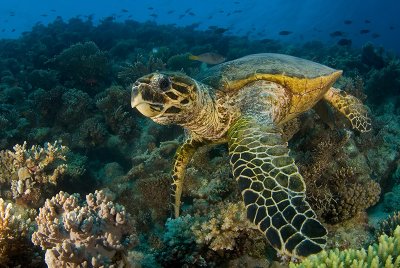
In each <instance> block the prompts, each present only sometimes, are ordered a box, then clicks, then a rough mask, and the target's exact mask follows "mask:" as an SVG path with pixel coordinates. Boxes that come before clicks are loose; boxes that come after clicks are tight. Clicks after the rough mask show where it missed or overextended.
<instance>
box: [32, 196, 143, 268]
mask: <svg viewBox="0 0 400 268" xmlns="http://www.w3.org/2000/svg"><path fill="white" fill-rule="evenodd" d="M36 222H37V223H38V230H37V231H36V232H34V233H33V235H32V242H33V243H34V244H36V245H40V246H41V247H42V249H43V250H46V263H47V265H48V266H49V267H66V266H81V265H82V266H89V267H105V266H106V267H121V265H127V263H126V262H125V258H124V256H125V255H126V254H127V250H129V249H131V248H132V247H133V246H135V245H136V244H137V243H138V240H137V236H136V231H135V227H134V223H133V220H132V218H131V217H130V215H129V214H127V213H126V212H125V208H124V207H123V206H121V205H118V204H115V203H113V202H112V201H111V198H110V196H108V194H107V192H106V191H96V192H95V193H94V194H89V195H87V196H86V202H82V200H81V199H80V197H79V195H69V194H67V193H64V192H60V193H58V194H57V195H56V196H54V197H53V198H52V199H50V200H49V199H48V200H47V201H46V203H45V205H44V207H42V208H40V212H39V215H38V216H37V218H36Z"/></svg>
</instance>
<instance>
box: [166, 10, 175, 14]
mask: <svg viewBox="0 0 400 268" xmlns="http://www.w3.org/2000/svg"><path fill="white" fill-rule="evenodd" d="M174 12H175V10H169V11H168V12H167V14H172V13H174Z"/></svg>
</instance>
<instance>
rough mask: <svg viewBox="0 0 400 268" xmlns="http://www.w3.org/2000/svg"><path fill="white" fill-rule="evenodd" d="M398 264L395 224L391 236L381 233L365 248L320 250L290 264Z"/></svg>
mask: <svg viewBox="0 0 400 268" xmlns="http://www.w3.org/2000/svg"><path fill="white" fill-rule="evenodd" d="M399 266H400V226H397V228H396V230H395V231H394V233H393V236H387V235H382V236H380V237H379V241H378V243H377V244H373V245H370V246H369V247H368V249H367V250H365V249H360V250H355V249H347V250H343V251H340V250H339V249H334V250H330V251H322V252H321V253H318V254H316V255H312V256H310V257H308V258H306V259H305V260H303V261H302V263H301V264H293V263H291V264H290V267H291V268H295V267H304V268H312V267H315V268H317V267H327V268H336V267H360V268H361V267H388V268H396V267H399Z"/></svg>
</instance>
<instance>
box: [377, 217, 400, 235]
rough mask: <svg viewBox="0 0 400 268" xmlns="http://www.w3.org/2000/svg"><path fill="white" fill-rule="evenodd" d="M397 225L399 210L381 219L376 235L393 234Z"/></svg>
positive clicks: (398, 223) (399, 222) (399, 221)
mask: <svg viewBox="0 0 400 268" xmlns="http://www.w3.org/2000/svg"><path fill="white" fill-rule="evenodd" d="M398 225H400V211H398V212H396V213H393V215H391V216H389V217H388V218H387V219H386V220H384V221H381V222H380V223H379V227H378V230H377V231H376V234H377V236H378V237H379V236H381V235H383V234H385V235H388V236H393V234H394V231H395V229H396V227H397V226H398Z"/></svg>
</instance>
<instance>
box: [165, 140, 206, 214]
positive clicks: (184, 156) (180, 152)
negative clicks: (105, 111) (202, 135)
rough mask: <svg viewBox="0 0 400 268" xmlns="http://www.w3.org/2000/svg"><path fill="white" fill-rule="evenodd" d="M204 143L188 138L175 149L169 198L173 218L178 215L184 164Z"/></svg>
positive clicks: (185, 164) (184, 169)
mask: <svg viewBox="0 0 400 268" xmlns="http://www.w3.org/2000/svg"><path fill="white" fill-rule="evenodd" d="M204 144H205V143H203V142H200V141H197V140H194V139H190V138H189V139H187V140H186V141H185V142H184V143H183V144H182V145H181V146H179V148H178V149H177V150H176V153H175V162H174V168H173V170H172V184H171V200H172V206H173V207H174V216H175V218H178V217H179V209H180V206H181V195H182V189H183V182H184V179H185V171H186V166H187V164H188V163H189V162H190V160H191V159H192V156H193V154H194V153H195V152H196V150H197V149H198V148H199V147H201V146H202V145H204Z"/></svg>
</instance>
